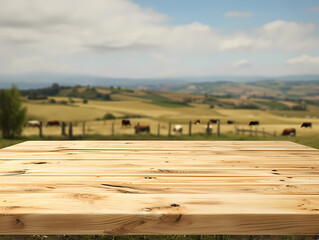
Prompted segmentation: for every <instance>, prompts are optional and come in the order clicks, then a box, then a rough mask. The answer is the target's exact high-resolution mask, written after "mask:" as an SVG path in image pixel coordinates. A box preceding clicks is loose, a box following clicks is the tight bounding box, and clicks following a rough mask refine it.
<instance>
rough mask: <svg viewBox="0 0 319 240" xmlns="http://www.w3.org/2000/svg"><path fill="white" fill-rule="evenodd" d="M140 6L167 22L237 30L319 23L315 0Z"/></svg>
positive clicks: (170, 1)
mask: <svg viewBox="0 0 319 240" xmlns="http://www.w3.org/2000/svg"><path fill="white" fill-rule="evenodd" d="M134 2H135V3H138V4H139V5H141V6H143V7H149V8H153V9H154V10H155V11H157V12H162V13H165V14H167V15H168V16H169V17H170V18H171V20H170V21H169V23H170V24H175V25H179V24H188V23H192V22H194V21H196V22H202V23H205V24H208V25H210V26H214V27H217V28H220V29H223V30H224V29H226V30H236V29H238V28H241V29H249V28H252V27H258V26H260V25H262V24H264V23H267V22H271V21H274V20H278V19H281V20H286V21H297V22H316V23H318V22H319V14H318V12H316V11H314V10H312V8H313V7H314V6H319V1H318V0H267V1H262V0H223V1H216V0H215V1H214V0H198V1H194V0H134ZM229 11H239V12H251V13H253V14H254V15H255V16H254V17H252V18H244V19H240V20H238V18H237V19H234V18H225V17H224V14H225V13H226V12H229Z"/></svg>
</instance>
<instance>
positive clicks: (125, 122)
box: [122, 119, 131, 127]
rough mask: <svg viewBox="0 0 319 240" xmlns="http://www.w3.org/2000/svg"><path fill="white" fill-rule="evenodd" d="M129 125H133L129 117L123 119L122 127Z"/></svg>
mask: <svg viewBox="0 0 319 240" xmlns="http://www.w3.org/2000/svg"><path fill="white" fill-rule="evenodd" d="M124 126H125V127H127V126H131V121H130V120H128V119H123V120H122V127H124Z"/></svg>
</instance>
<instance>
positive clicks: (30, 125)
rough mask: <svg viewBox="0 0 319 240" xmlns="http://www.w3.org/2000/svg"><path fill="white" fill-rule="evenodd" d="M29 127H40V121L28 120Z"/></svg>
mask: <svg viewBox="0 0 319 240" xmlns="http://www.w3.org/2000/svg"><path fill="white" fill-rule="evenodd" d="M28 127H40V121H38V120H30V121H28Z"/></svg>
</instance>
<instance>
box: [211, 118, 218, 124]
mask: <svg viewBox="0 0 319 240" xmlns="http://www.w3.org/2000/svg"><path fill="white" fill-rule="evenodd" d="M209 121H210V122H211V123H218V122H219V119H210V120H209Z"/></svg>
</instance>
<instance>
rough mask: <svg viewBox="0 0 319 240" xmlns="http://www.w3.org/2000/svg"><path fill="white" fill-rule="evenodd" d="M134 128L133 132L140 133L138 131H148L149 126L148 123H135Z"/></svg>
mask: <svg viewBox="0 0 319 240" xmlns="http://www.w3.org/2000/svg"><path fill="white" fill-rule="evenodd" d="M134 129H135V133H136V134H137V133H140V132H147V133H149V132H150V126H148V125H145V126H143V125H139V124H137V125H136V126H135V127H134Z"/></svg>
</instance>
